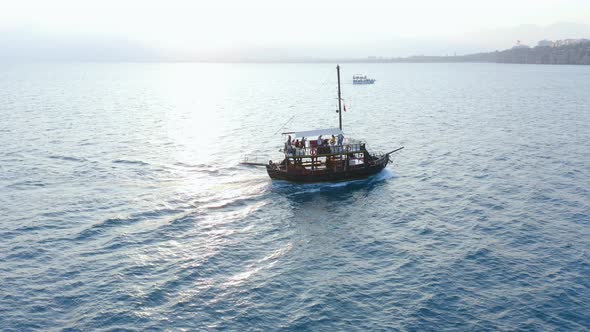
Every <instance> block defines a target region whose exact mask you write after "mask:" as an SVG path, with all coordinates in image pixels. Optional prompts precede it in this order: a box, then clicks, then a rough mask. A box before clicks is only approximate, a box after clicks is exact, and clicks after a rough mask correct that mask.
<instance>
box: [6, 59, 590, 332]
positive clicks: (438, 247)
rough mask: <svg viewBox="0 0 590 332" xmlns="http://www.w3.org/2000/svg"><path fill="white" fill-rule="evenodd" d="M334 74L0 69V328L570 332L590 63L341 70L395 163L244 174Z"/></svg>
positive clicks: (352, 121)
mask: <svg viewBox="0 0 590 332" xmlns="http://www.w3.org/2000/svg"><path fill="white" fill-rule="evenodd" d="M334 67H335V66H333V65H324V64H321V65H320V64H280V65H278V64H277V65H275V64H267V65H250V64H89V63H86V64H27V65H23V64H14V65H7V64H3V65H0V119H1V121H0V146H1V148H0V330H3V331H7V330H9V331H10V330H14V331H23V330H35V329H39V330H53V329H62V328H63V329H67V330H82V331H87V330H93V329H128V330H138V331H142V330H160V329H167V330H182V329H185V330H205V329H213V330H217V329H230V330H245V329H256V330H277V329H301V330H328V331H329V330H410V331H418V330H419V331H423V330H437V331H438V330H479V331H481V330H561V331H565V330H567V331H573V330H588V329H590V257H589V250H590V147H589V145H590V67H581V66H579V67H576V66H535V65H496V64H345V65H344V66H343V67H342V74H343V98H344V100H345V104H346V108H347V112H346V113H344V131H345V132H346V133H347V135H349V136H355V137H357V138H364V139H366V140H367V141H368V146H369V149H372V150H382V151H386V150H392V149H393V148H396V147H398V146H402V145H403V146H405V149H404V150H402V151H401V152H399V153H396V154H395V155H394V161H393V164H392V165H390V166H388V168H387V169H386V170H385V171H383V172H382V173H380V174H378V175H377V176H375V177H373V178H370V179H368V180H365V181H355V182H349V183H338V184H323V185H293V184H288V183H284V182H283V183H281V182H272V181H270V179H269V178H268V177H267V175H266V173H265V171H264V170H263V169H260V168H256V167H241V166H240V165H239V161H240V159H241V156H242V155H243V154H258V155H260V156H262V159H263V160H268V158H269V157H273V156H276V154H277V150H278V149H279V148H280V146H281V136H280V134H275V132H277V131H278V132H279V133H280V131H281V129H282V125H283V124H284V123H285V122H287V120H288V119H289V118H291V117H292V116H294V117H293V119H292V120H291V121H290V122H289V123H288V124H287V125H286V126H284V128H283V129H285V130H287V129H289V130H291V129H292V130H297V129H315V128H322V127H334V126H337V114H336V113H335V112H334V110H335V109H336V105H337V104H336V82H335V68H334ZM356 73H363V74H367V75H368V76H370V77H374V78H376V79H377V83H376V84H375V85H372V86H353V85H352V84H351V78H352V75H353V74H356Z"/></svg>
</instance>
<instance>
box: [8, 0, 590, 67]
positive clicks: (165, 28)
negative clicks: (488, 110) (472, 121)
mask: <svg viewBox="0 0 590 332" xmlns="http://www.w3.org/2000/svg"><path fill="white" fill-rule="evenodd" d="M586 22H590V0H494V1H475V0H449V1H432V0H430V1H427V0H409V1H393V0H389V1H386V0H362V1H361V0H355V1H343V0H340V1H332V0H327V1H320V0H298V1H279V0H272V1H271V0H250V1H233V0H232V1H230V0H218V1H181V0H165V1H161V0H153V1H138V0H137V1H136V0H129V1H123V0H119V1H114V0H102V1H73V0H52V1H30V0H19V1H10V0H8V1H5V3H4V4H3V6H2V10H1V11H0V46H1V47H2V49H3V53H4V55H5V56H6V55H7V54H8V55H10V54H11V53H12V54H17V55H22V56H25V55H31V56H33V55H34V56H33V57H43V56H54V57H57V58H59V57H60V56H63V55H64V53H68V54H70V55H72V54H73V57H75V56H77V55H81V56H83V55H86V56H89V57H91V55H92V54H96V52H97V50H100V52H99V54H100V55H101V56H106V57H108V56H112V57H113V58H117V56H118V55H123V56H124V57H125V56H126V57H130V58H133V57H134V56H145V57H148V58H149V57H150V56H162V57H168V58H171V59H174V58H177V57H189V58H190V57H194V58H211V57H213V58H215V57H228V56H229V55H228V54H234V55H235V54H241V55H242V56H246V57H248V56H259V55H260V54H269V55H271V56H285V57H298V56H310V57H346V56H363V57H364V56H367V55H379V56H406V55H412V54H433V55H439V54H446V53H453V52H457V53H460V54H462V53H466V52H476V51H488V50H493V49H504V48H508V47H510V46H512V44H514V42H515V40H516V39H520V40H523V41H525V42H527V43H530V44H535V43H536V42H537V41H538V39H542V38H568V37H570V38H581V37H587V38H590V27H589V26H588V25H587V23H586Z"/></svg>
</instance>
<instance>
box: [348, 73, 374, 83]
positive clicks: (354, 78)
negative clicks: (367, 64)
mask: <svg viewBox="0 0 590 332" xmlns="http://www.w3.org/2000/svg"><path fill="white" fill-rule="evenodd" d="M375 81H376V80H375V79H374V78H367V76H366V75H354V76H352V84H373V83H375Z"/></svg>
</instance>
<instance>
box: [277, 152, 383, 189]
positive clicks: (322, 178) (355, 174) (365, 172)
mask: <svg viewBox="0 0 590 332" xmlns="http://www.w3.org/2000/svg"><path fill="white" fill-rule="evenodd" d="M388 162H389V158H385V159H384V160H382V161H381V162H378V163H375V164H374V165H370V166H367V167H360V168H355V169H350V170H347V171H341V172H327V171H320V172H314V173H312V172H307V173H305V174H302V173H297V172H286V171H285V170H284V169H280V168H276V167H272V166H270V165H267V166H266V171H267V172H268V176H270V178H271V179H273V180H285V181H289V182H296V183H316V182H340V181H350V180H359V179H364V178H367V177H369V176H371V175H375V174H377V173H379V172H381V171H382V170H383V169H384V168H385V166H387V163H388Z"/></svg>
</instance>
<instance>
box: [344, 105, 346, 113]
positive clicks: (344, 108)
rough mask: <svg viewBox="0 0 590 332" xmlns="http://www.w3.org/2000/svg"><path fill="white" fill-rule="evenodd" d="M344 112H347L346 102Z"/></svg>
mask: <svg viewBox="0 0 590 332" xmlns="http://www.w3.org/2000/svg"><path fill="white" fill-rule="evenodd" d="M344 112H346V104H344Z"/></svg>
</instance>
